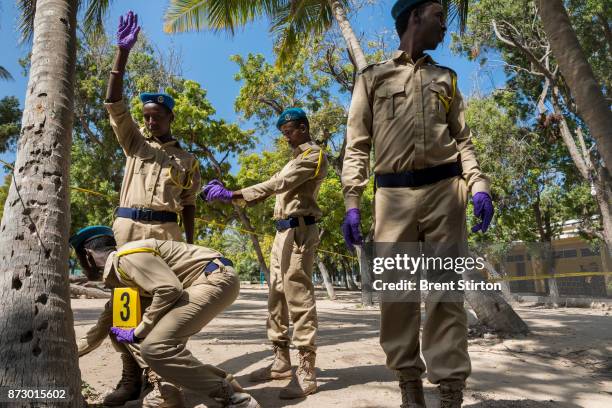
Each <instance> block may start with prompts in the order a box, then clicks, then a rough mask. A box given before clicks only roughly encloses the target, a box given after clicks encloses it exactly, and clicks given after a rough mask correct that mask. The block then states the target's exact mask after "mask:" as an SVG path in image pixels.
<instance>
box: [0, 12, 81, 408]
mask: <svg viewBox="0 0 612 408" xmlns="http://www.w3.org/2000/svg"><path fill="white" fill-rule="evenodd" d="M77 5H78V2H77V1H76V0H38V2H37V3H36V15H35V17H34V35H33V47H32V57H31V68H30V77H29V81H28V87H27V94H26V99H25V109H24V111H23V119H22V129H21V137H20V140H19V146H18V150H17V160H16V164H15V171H14V178H13V183H12V184H11V187H10V190H9V194H8V197H7V200H6V204H5V207H4V214H3V217H2V222H1V224H0V225H1V226H0V230H1V233H0V301H1V306H0V314H1V318H0V332H2V336H0V361H2V362H3V363H4V364H3V365H4V368H3V369H2V370H1V371H0V386H6V387H11V388H31V387H39V388H58V387H65V388H67V390H68V394H69V397H70V402H68V403H66V404H65V406H69V407H82V406H83V405H84V402H83V399H82V396H81V373H80V371H79V366H78V358H77V350H76V347H75V344H76V341H75V334H74V326H73V316H72V310H71V308H70V290H69V278H68V255H69V249H68V248H69V247H68V235H69V232H70V201H69V192H70V188H69V186H70V182H69V181H70V180H69V174H70V173H69V169H70V145H71V132H72V121H73V115H74V110H73V105H74V82H75V66H76V16H77ZM11 406H18V407H21V406H23V407H29V406H31V405H30V403H28V402H22V403H13V404H12V405H11ZM37 406H41V407H47V406H57V402H55V403H54V402H45V403H40V404H37Z"/></svg>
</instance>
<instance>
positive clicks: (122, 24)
mask: <svg viewBox="0 0 612 408" xmlns="http://www.w3.org/2000/svg"><path fill="white" fill-rule="evenodd" d="M139 32H140V26H139V25H138V15H136V14H134V12H133V11H132V10H130V11H129V12H128V13H127V14H126V15H125V18H124V17H123V16H121V17H119V28H118V29H117V45H118V46H119V48H122V49H124V50H127V51H129V50H131V49H132V47H133V46H134V44H136V40H138V33H139Z"/></svg>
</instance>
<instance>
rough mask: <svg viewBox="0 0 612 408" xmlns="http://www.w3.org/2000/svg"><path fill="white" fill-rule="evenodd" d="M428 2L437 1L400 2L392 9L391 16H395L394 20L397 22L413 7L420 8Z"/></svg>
mask: <svg viewBox="0 0 612 408" xmlns="http://www.w3.org/2000/svg"><path fill="white" fill-rule="evenodd" d="M428 1H436V2H437V3H439V1H437V0H398V1H396V2H395V4H394V5H393V8H392V9H391V15H392V16H393V20H397V18H398V17H399V16H400V15H401V14H402V13H403V12H405V11H406V10H408V9H411V8H413V7H416V6H418V5H419V4H422V3H426V2H428Z"/></svg>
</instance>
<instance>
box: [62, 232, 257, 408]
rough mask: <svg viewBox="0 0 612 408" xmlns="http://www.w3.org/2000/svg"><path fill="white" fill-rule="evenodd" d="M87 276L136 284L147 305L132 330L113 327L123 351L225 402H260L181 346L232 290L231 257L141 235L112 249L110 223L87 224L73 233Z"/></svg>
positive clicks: (243, 405) (232, 405) (247, 407)
mask: <svg viewBox="0 0 612 408" xmlns="http://www.w3.org/2000/svg"><path fill="white" fill-rule="evenodd" d="M70 241H71V244H72V245H73V247H74V248H75V251H76V253H77V257H78V259H79V262H80V264H81V266H82V267H83V270H84V272H85V275H86V276H87V277H88V278H89V279H90V280H94V281H95V280H100V279H103V280H104V283H105V284H106V286H107V287H110V288H120V287H130V288H136V289H138V292H139V294H140V296H141V297H150V298H151V303H150V306H149V307H147V308H146V310H145V311H144V314H143V315H142V321H141V322H140V324H138V326H137V327H136V328H134V329H122V328H116V327H113V328H112V329H111V332H112V334H113V335H114V336H115V337H116V339H117V341H118V342H119V343H121V344H122V345H123V346H124V347H125V348H126V350H129V351H130V352H131V353H133V355H134V356H135V357H136V358H137V359H139V360H142V362H141V364H142V365H146V366H149V367H151V368H152V369H153V370H155V372H157V373H158V374H160V375H161V376H163V377H164V378H165V379H167V380H168V381H171V382H172V383H173V384H176V385H178V386H181V387H185V388H189V389H191V390H193V391H196V392H198V393H204V394H206V395H208V396H210V397H212V398H215V399H216V400H217V401H218V402H220V403H221V404H222V406H223V407H227V408H259V404H258V403H257V401H256V400H255V399H254V398H252V397H251V396H250V395H248V394H246V393H244V392H240V391H239V390H241V389H240V387H239V385H237V383H235V382H234V384H232V377H231V376H229V375H228V374H227V373H226V372H224V371H223V370H221V369H220V368H218V367H215V366H212V365H210V364H204V363H202V362H201V361H199V360H198V359H196V358H195V357H194V356H193V354H191V352H190V351H189V350H188V349H187V348H186V344H187V341H188V340H189V337H190V336H193V335H194V334H196V333H198V332H200V330H202V328H203V327H204V326H206V325H207V324H208V323H209V322H210V321H211V320H212V319H213V318H214V317H215V316H216V315H218V314H219V313H220V312H222V311H223V310H224V309H225V308H227V307H228V306H229V305H231V304H232V303H233V302H234V300H235V299H236V298H237V296H238V292H239V290H240V281H239V279H238V277H237V276H236V273H235V272H234V269H233V268H232V266H233V264H232V262H231V261H230V260H229V259H227V258H224V257H223V255H221V254H220V253H219V252H217V251H214V250H212V249H208V248H204V247H200V246H196V245H190V244H186V243H182V242H177V241H162V240H156V239H147V240H141V241H133V242H130V243H127V244H125V245H123V246H121V247H119V248H118V249H117V248H116V245H115V240H114V238H113V233H112V230H110V228H108V227H103V226H93V227H86V228H84V229H82V230H81V231H79V232H78V233H77V234H75V236H73V237H72V238H71V240H70Z"/></svg>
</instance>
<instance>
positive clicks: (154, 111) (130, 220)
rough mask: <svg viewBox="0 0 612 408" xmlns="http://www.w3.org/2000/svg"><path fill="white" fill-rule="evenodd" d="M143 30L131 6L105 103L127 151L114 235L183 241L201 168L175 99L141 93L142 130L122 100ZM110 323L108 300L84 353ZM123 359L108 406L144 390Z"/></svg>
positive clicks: (83, 343)
mask: <svg viewBox="0 0 612 408" xmlns="http://www.w3.org/2000/svg"><path fill="white" fill-rule="evenodd" d="M139 32H140V26H139V25H138V16H137V15H135V14H134V13H133V12H131V11H130V12H129V13H128V14H127V15H126V16H122V17H121V19H120V21H119V27H118V31H117V53H116V55H115V61H114V64H113V69H112V70H111V72H110V79H109V84H108V89H107V93H106V103H105V107H106V109H107V110H108V113H109V115H110V122H111V126H112V128H113V130H114V132H115V135H116V136H117V140H118V142H119V145H120V146H121V148H122V149H123V151H124V153H125V155H126V164H125V170H124V176H123V183H122V185H121V194H120V199H119V207H118V208H117V209H116V210H115V221H114V223H113V231H114V236H115V239H116V241H117V243H118V244H119V245H123V244H125V243H127V242H130V241H135V240H140V239H146V238H156V239H162V240H173V241H183V240H184V238H183V233H182V232H181V228H180V227H179V224H178V217H179V214H180V215H181V219H182V222H183V226H184V228H185V237H186V240H187V242H188V243H193V235H194V221H195V202H196V195H197V193H198V192H199V189H200V168H199V163H198V161H197V159H196V157H195V156H194V155H193V154H191V153H189V152H186V151H185V150H183V149H182V147H181V146H180V144H179V143H178V141H177V140H176V139H174V138H173V136H172V132H171V125H172V121H173V119H174V114H173V108H174V100H173V99H172V97H171V96H170V95H167V94H163V93H143V94H142V95H141V96H140V100H141V101H142V103H143V116H144V120H145V132H144V134H143V132H142V131H141V130H140V128H139V126H138V125H137V124H136V122H135V121H134V119H133V118H132V116H131V115H130V111H129V108H128V105H127V104H126V102H125V101H124V99H123V95H122V93H123V89H122V88H123V76H124V74H125V69H126V64H127V61H128V57H129V54H130V50H131V49H132V47H133V46H134V44H135V43H136V41H137V39H138V33H139ZM110 324H111V307H110V303H109V304H107V305H106V306H105V309H104V311H103V312H102V314H101V315H100V317H99V318H98V322H97V323H96V324H95V325H94V326H93V327H92V328H91V329H90V330H89V331H88V332H87V334H86V335H85V336H84V337H83V338H81V339H79V341H78V348H79V355H80V356H82V355H85V354H87V353H89V352H90V351H92V350H94V349H95V348H96V347H98V346H99V345H100V344H101V343H102V341H103V340H104V338H106V336H107V335H108V330H109V329H110ZM121 360H122V363H123V370H122V374H121V380H120V381H119V383H118V385H117V388H116V389H115V391H114V392H113V393H111V394H109V395H108V396H107V397H106V398H105V400H104V404H105V405H109V406H113V405H123V404H124V403H125V402H126V401H128V400H132V399H135V398H138V395H139V394H140V389H141V380H140V377H141V371H142V370H141V369H140V367H139V366H138V365H137V364H136V362H135V361H134V360H133V358H132V357H131V356H130V355H129V354H127V353H122V355H121ZM166 389H167V387H166Z"/></svg>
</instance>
